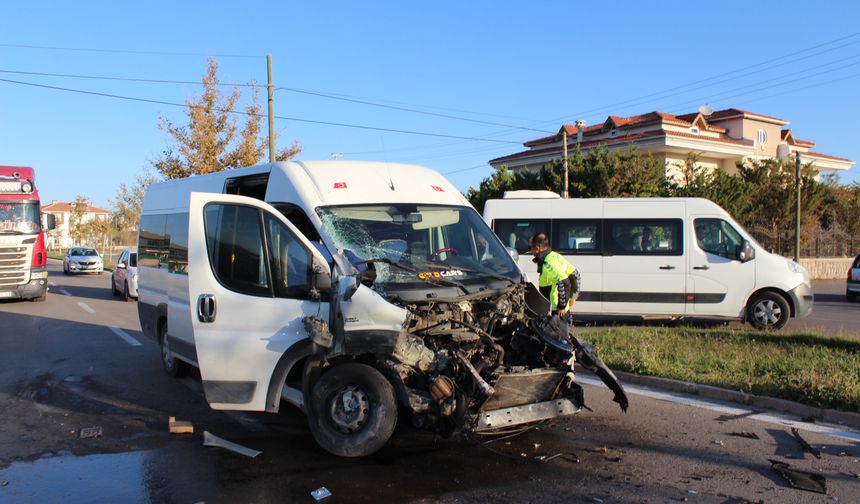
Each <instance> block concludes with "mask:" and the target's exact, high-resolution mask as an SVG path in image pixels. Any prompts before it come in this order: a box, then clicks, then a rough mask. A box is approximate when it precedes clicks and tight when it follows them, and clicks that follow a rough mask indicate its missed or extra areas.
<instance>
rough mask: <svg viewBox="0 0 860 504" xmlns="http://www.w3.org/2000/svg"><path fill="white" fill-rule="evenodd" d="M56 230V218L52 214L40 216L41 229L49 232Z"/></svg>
mask: <svg viewBox="0 0 860 504" xmlns="http://www.w3.org/2000/svg"><path fill="white" fill-rule="evenodd" d="M56 228H57V216H56V215H54V214H49V213H46V214H42V229H44V230H45V231H51V230H52V229H56Z"/></svg>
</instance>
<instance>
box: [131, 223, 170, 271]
mask: <svg viewBox="0 0 860 504" xmlns="http://www.w3.org/2000/svg"><path fill="white" fill-rule="evenodd" d="M166 220H167V219H166V216H165V215H144V216H141V218H140V233H139V235H138V251H139V253H140V258H139V259H140V265H141V266H144V267H149V268H160V267H162V266H166V265H167V249H168V245H169V244H170V239H169V238H168V237H167V234H166V230H165V223H166Z"/></svg>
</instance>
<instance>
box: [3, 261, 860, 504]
mask: <svg viewBox="0 0 860 504" xmlns="http://www.w3.org/2000/svg"><path fill="white" fill-rule="evenodd" d="M50 280H51V282H52V283H53V284H54V287H53V288H52V290H51V293H50V294H49V296H48V300H47V301H46V302H44V303H29V302H24V303H21V302H2V303H0V401H2V404H3V408H2V410H0V502H4V503H5V502H13V503H17V502H64V503H68V504H75V503H83V502H177V503H194V502H200V501H205V502H210V503H212V502H231V503H232V502H260V503H267V502H314V501H313V498H312V497H311V495H310V492H311V491H312V490H314V489H316V488H318V487H321V486H325V487H327V488H328V489H329V490H330V491H331V493H332V494H333V496H332V497H329V498H328V499H326V500H325V501H323V502H330V503H337V502H360V503H371V502H372V503H394V502H452V503H453V502H460V503H464V502H465V503H471V502H475V503H478V502H481V503H483V502H491V501H492V502H517V503H519V502H541V503H555V502H559V503H560V502H672V501H685V500H688V501H690V502H745V501H752V502H757V501H760V500H761V501H764V502H834V501H836V500H837V499H838V501H839V502H860V474H858V473H860V432H857V431H856V430H852V429H849V428H846V427H842V426H826V425H821V424H809V423H803V422H800V421H798V420H799V419H791V418H788V417H781V416H779V415H777V414H775V413H774V412H755V411H748V410H745V409H743V408H740V407H738V406H737V405H721V404H714V403H704V402H697V401H695V400H693V399H691V398H687V397H683V396H672V395H661V394H656V393H653V392H649V391H647V390H643V391H637V390H633V389H632V388H631V390H630V391H631V405H630V409H629V411H628V413H626V414H622V413H621V412H620V410H619V409H618V407H617V406H616V405H615V404H614V403H612V401H611V393H610V392H609V391H608V390H606V389H604V388H603V387H602V386H594V385H591V384H590V383H591V381H592V379H591V378H589V377H587V376H585V375H583V377H582V379H583V380H584V381H586V385H585V388H586V390H585V392H586V401H587V403H588V405H589V406H590V407H591V408H592V409H593V411H583V412H582V413H580V414H578V415H576V416H575V417H572V418H569V419H567V420H564V421H559V422H555V423H554V424H551V425H543V426H541V427H539V428H538V429H534V430H531V431H528V432H525V433H523V434H522V435H520V436H518V437H514V438H510V439H502V440H497V441H494V442H491V443H489V444H486V440H472V439H453V440H440V439H434V438H433V437H432V436H428V435H426V434H423V433H420V432H416V431H414V430H412V429H410V428H408V427H406V426H398V430H397V432H396V433H395V437H394V439H393V441H392V442H391V443H390V445H389V446H388V447H387V448H386V449H384V450H383V451H382V452H380V453H379V454H377V455H375V456H373V457H369V458H365V459H357V460H356V459H341V458H337V457H334V456H330V455H328V454H326V453H325V452H323V451H322V450H321V449H319V448H318V447H317V446H316V445H315V443H314V442H313V440H312V438H311V437H310V434H309V432H308V428H307V425H306V420H305V417H304V416H303V414H302V413H301V412H299V411H298V410H297V409H295V408H293V407H291V406H287V405H284V406H283V408H282V411H281V413H279V414H277V415H272V414H262V413H261V414H247V413H224V412H216V411H213V410H211V409H209V407H208V406H207V404H206V402H205V399H204V398H203V395H202V392H201V387H200V382H199V377H193V376H192V377H188V378H184V379H181V380H173V379H171V378H169V377H167V376H166V375H165V374H164V372H163V371H162V370H161V368H160V361H159V356H158V347H157V345H156V344H155V343H154V342H152V341H149V340H147V339H145V338H144V337H143V335H142V334H141V333H140V331H139V327H138V322H137V311H136V305H135V303H125V302H123V301H121V300H119V298H113V297H111V294H110V288H109V274H108V273H106V274H104V275H102V276H91V277H77V276H75V277H65V276H63V275H62V274H61V273H60V270H59V268H58V267H57V264H55V263H52V264H51V278H50ZM831 302H832V303H833V309H834V312H833V313H829V314H827V315H826V316H827V318H829V319H838V320H836V321H834V320H830V322H834V323H837V324H841V326H840V327H846V328H852V329H853V330H854V331H856V328H857V327H858V326H860V324H858V323H857V320H858V319H857V318H855V319H850V318H845V319H844V320H843V319H841V318H840V317H842V315H840V313H841V312H839V311H838V310H839V309H840V308H838V307H839V306H841V305H839V304H838V303H839V301H838V300H836V299H835V298H834V299H831V300H829V301H817V303H816V311H817V312H822V313H828V312H826V311H825V310H824V309H823V308H822V305H824V304H825V303H831ZM847 308H848V309H852V310H854V309H855V308H856V307H854V306H848V307H847ZM851 313H853V316H855V317H858V316H860V315H858V312H857V311H856V310H855V311H853V312H851ZM807 320H810V321H811V319H807ZM852 320H854V321H855V322H854V323H853V324H852ZM828 327H829V326H828ZM171 415H174V416H176V417H178V418H179V419H181V420H188V421H191V422H193V424H194V426H195V433H194V434H185V435H170V434H169V433H168V431H167V418H168V416H171ZM792 425H794V426H796V427H797V428H798V429H800V430H799V432H800V433H801V435H802V436H803V437H804V438H805V439H806V440H807V441H809V443H811V444H812V445H813V446H814V447H816V448H818V449H820V450H821V452H822V455H821V456H822V458H821V459H820V460H819V459H816V458H813V457H812V456H811V455H809V454H805V453H804V452H803V451H802V449H801V447H800V445H799V444H798V443H797V441H796V440H795V439H794V438H793V436H792V434H791V430H790V427H791V426H792ZM87 427H101V428H102V435H101V436H100V437H95V438H86V439H80V433H81V429H84V428H87ZM203 430H207V431H209V432H211V433H213V434H216V435H218V436H221V437H223V438H225V439H228V440H230V441H233V442H237V443H240V444H242V445H244V446H247V447H251V448H253V449H256V450H260V451H262V454H261V455H260V456H258V457H257V458H254V459H250V458H246V457H243V456H240V455H236V454H234V453H232V452H228V451H225V450H221V449H218V448H207V447H204V446H202V435H201V433H202V431H203ZM739 432H749V433H754V434H755V435H756V436H758V439H750V438H746V437H737V436H733V435H731V433H739ZM557 454H562V455H560V456H556V455H557ZM541 457H544V459H543V460H542V459H541ZM768 459H776V460H781V461H785V462H787V463H789V464H791V465H792V466H793V467H797V468H799V469H803V470H807V471H812V472H815V473H818V474H821V475H823V476H825V477H826V478H827V495H818V494H814V493H809V492H805V491H801V490H797V489H793V488H790V487H789V485H788V484H787V483H786V482H785V481H784V480H783V479H781V477H780V476H779V475H777V473H776V472H774V471H773V470H772V469H771V464H770V462H768ZM577 460H578V461H577Z"/></svg>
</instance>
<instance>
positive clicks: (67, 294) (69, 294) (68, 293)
mask: <svg viewBox="0 0 860 504" xmlns="http://www.w3.org/2000/svg"><path fill="white" fill-rule="evenodd" d="M60 294H62V295H64V296H71V295H72V293H71V292H69V291H67V290H66V289H60Z"/></svg>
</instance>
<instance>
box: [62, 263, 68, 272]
mask: <svg viewBox="0 0 860 504" xmlns="http://www.w3.org/2000/svg"><path fill="white" fill-rule="evenodd" d="M63 274H64V275H68V274H69V270H68V268H66V263H63Z"/></svg>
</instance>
